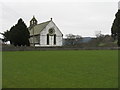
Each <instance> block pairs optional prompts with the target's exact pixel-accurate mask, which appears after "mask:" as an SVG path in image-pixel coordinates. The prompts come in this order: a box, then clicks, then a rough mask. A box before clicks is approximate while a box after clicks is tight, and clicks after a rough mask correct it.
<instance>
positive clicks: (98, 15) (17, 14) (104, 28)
mask: <svg viewBox="0 0 120 90" xmlns="http://www.w3.org/2000/svg"><path fill="white" fill-rule="evenodd" d="M16 1H17V0H16ZM16 1H15V0H12V1H10V0H9V1H8V0H6V1H5V0H1V3H0V12H1V13H2V14H1V15H0V17H1V20H0V22H1V23H2V24H0V32H4V31H6V30H9V29H10V28H11V26H13V25H14V24H16V23H17V20H18V19H19V18H22V19H23V20H24V22H25V23H26V24H27V26H29V21H30V20H31V18H32V17H33V15H35V17H36V19H37V20H38V23H41V22H45V21H48V20H50V18H53V21H54V22H55V24H56V25H57V26H58V28H59V29H60V30H61V32H62V33H63V34H64V36H65V35H66V34H69V33H72V34H78V35H81V36H95V32H96V31H101V33H102V34H110V33H111V26H112V23H113V20H114V18H115V13H116V12H117V10H118V0H109V1H108V0H104V2H103V1H102V0H101V1H100V0H91V1H90V0H89V2H88V0H85V1H82V0H81V1H78V0H69V1H68V0H64V1H63V0H62V1H60V0H59V1H55V0H52V1H51V2H50V1H47V0H45V1H43V0H42V1H41V0H40V1H35V0H31V1H30V0H29V1H27V0H26V1H24V0H18V1H17V2H16ZM0 37H1V36H0Z"/></svg>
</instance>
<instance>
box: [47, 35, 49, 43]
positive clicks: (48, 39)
mask: <svg viewBox="0 0 120 90" xmlns="http://www.w3.org/2000/svg"><path fill="white" fill-rule="evenodd" d="M47 45H49V34H47Z"/></svg>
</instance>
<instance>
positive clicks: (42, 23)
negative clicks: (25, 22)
mask: <svg viewBox="0 0 120 90" xmlns="http://www.w3.org/2000/svg"><path fill="white" fill-rule="evenodd" d="M47 22H50V20H49V21H46V22H42V23H39V24H37V25H40V24H44V23H47Z"/></svg>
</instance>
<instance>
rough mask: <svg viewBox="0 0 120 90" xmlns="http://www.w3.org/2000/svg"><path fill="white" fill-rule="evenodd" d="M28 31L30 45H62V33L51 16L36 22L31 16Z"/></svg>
mask: <svg viewBox="0 0 120 90" xmlns="http://www.w3.org/2000/svg"><path fill="white" fill-rule="evenodd" d="M29 32H30V39H29V40H30V45H31V46H62V44H63V34H62V32H61V31H60V30H59V28H58V27H57V26H56V25H55V23H54V22H53V20H52V18H51V19H50V20H49V21H46V22H43V23H40V24H38V23H37V20H36V18H35V17H34V16H33V18H32V19H31V21H30V26H29Z"/></svg>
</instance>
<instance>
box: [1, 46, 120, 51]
mask: <svg viewBox="0 0 120 90" xmlns="http://www.w3.org/2000/svg"><path fill="white" fill-rule="evenodd" d="M118 49H119V50H120V48H118V47H84V48H80V47H14V46H2V51H43V50H44V51H45V50H118Z"/></svg>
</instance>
